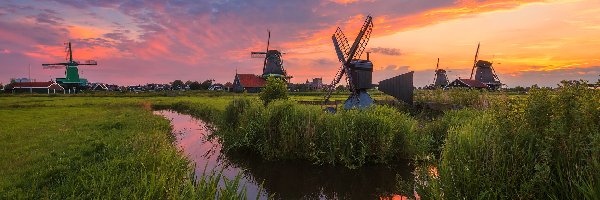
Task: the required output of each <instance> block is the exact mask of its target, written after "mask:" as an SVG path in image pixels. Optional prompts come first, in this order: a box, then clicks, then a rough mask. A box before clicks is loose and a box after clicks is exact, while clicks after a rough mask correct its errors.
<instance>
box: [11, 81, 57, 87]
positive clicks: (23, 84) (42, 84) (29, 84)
mask: <svg viewBox="0 0 600 200" xmlns="http://www.w3.org/2000/svg"><path fill="white" fill-rule="evenodd" d="M53 83H54V82H21V83H13V84H12V87H13V88H21V87H25V88H30V87H46V88H47V87H50V85H52V84H53Z"/></svg>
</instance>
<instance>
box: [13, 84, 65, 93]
mask: <svg viewBox="0 0 600 200" xmlns="http://www.w3.org/2000/svg"><path fill="white" fill-rule="evenodd" d="M9 87H10V88H9V89H10V90H12V92H13V93H40V94H44V93H46V94H50V93H57V92H58V93H64V92H65V88H63V87H62V86H61V85H59V84H58V83H56V82H21V83H12V84H10V86H9Z"/></svg>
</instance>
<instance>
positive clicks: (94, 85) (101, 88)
mask: <svg viewBox="0 0 600 200" xmlns="http://www.w3.org/2000/svg"><path fill="white" fill-rule="evenodd" d="M90 90H94V91H109V89H108V86H107V85H106V84H104V83H92V84H91V86H90Z"/></svg>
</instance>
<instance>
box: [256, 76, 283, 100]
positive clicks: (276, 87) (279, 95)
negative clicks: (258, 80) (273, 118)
mask: <svg viewBox="0 0 600 200" xmlns="http://www.w3.org/2000/svg"><path fill="white" fill-rule="evenodd" d="M259 96H260V100H262V101H263V102H264V104H265V105H267V104H269V103H270V102H271V101H274V100H278V99H284V100H285V99H288V95H287V83H286V82H285V81H284V80H283V79H280V78H275V77H269V78H267V85H266V86H265V88H263V89H262V91H261V92H260V94H259Z"/></svg>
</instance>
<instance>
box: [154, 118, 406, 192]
mask: <svg viewBox="0 0 600 200" xmlns="http://www.w3.org/2000/svg"><path fill="white" fill-rule="evenodd" d="M155 114H158V115H162V116H164V117H166V118H167V119H169V120H171V124H172V126H173V132H174V134H175V137H176V139H177V140H176V144H177V146H178V147H179V148H181V150H182V151H183V152H184V153H185V154H186V155H187V156H188V158H190V159H191V160H193V161H194V162H195V164H196V175H197V176H198V175H200V174H201V173H203V171H204V169H205V168H206V169H208V170H211V169H223V173H224V176H225V177H227V178H229V179H233V178H234V177H235V176H236V175H237V174H239V173H242V174H243V179H242V184H245V185H246V187H247V190H248V197H249V198H254V197H256V195H257V194H258V193H259V186H260V185H262V187H263V188H264V189H263V190H262V191H263V193H264V192H266V194H263V195H261V196H262V198H266V197H267V196H271V195H272V194H273V196H274V197H275V198H277V199H378V198H380V197H393V199H398V198H399V197H400V196H398V195H394V194H395V193H398V191H397V188H396V185H397V182H398V176H400V177H402V179H403V180H411V179H412V174H411V172H412V171H413V169H412V167H410V166H409V165H408V164H407V163H408V161H400V162H399V163H396V164H390V165H385V166H383V165H370V166H365V167H361V168H359V169H355V170H350V169H347V168H345V167H332V166H317V165H313V164H311V163H307V162H300V161H285V162H283V161H278V162H271V161H264V160H262V159H260V158H259V157H258V156H257V155H255V154H253V153H249V152H233V153H228V154H226V155H221V152H220V150H221V146H220V144H219V143H218V142H217V141H215V140H210V139H209V138H208V134H209V133H210V132H209V130H210V129H208V128H207V127H206V124H205V123H204V122H203V121H201V120H197V119H194V118H192V117H191V116H188V115H182V114H178V113H176V112H172V111H155Z"/></svg>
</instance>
